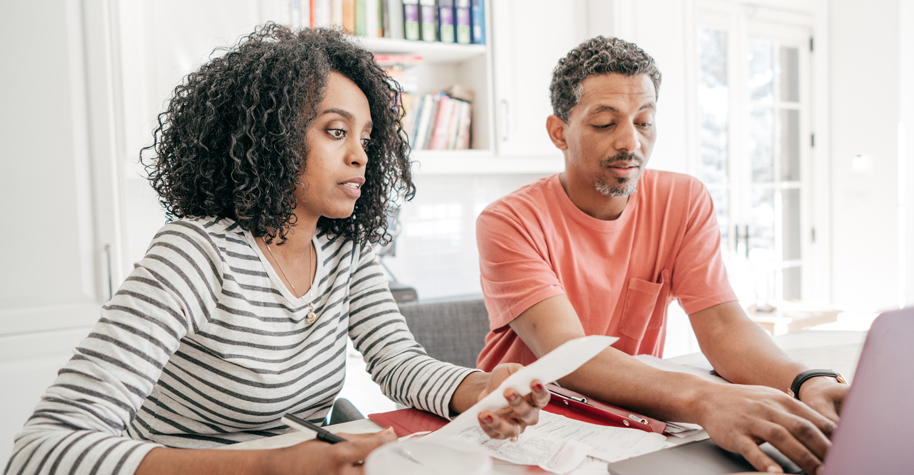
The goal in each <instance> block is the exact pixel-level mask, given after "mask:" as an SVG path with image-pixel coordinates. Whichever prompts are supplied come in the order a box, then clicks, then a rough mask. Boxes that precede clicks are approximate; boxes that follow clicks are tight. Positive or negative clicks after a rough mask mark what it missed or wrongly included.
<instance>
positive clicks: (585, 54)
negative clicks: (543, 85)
mask: <svg viewBox="0 0 914 475" xmlns="http://www.w3.org/2000/svg"><path fill="white" fill-rule="evenodd" d="M610 73H619V74H625V75H627V76H635V75H637V74H647V75H648V77H650V78H651V82H653V83H654V94H655V99H657V98H659V97H660V70H659V69H657V65H656V64H655V63H654V58H652V57H650V56H649V55H648V54H647V53H645V52H644V50H642V49H641V48H639V47H638V46H637V45H635V44H634V43H629V42H627V41H623V40H620V39H619V38H605V37H603V36H597V37H596V38H591V39H589V40H587V41H585V42H583V43H581V44H580V45H578V47H577V48H575V49H573V50H571V52H569V53H568V55H567V56H565V57H564V58H562V59H560V60H559V64H558V65H556V67H555V69H554V70H553V71H552V84H551V85H550V86H549V93H550V94H551V96H552V112H553V114H555V115H556V116H557V117H558V118H560V119H562V120H564V121H565V122H568V116H569V114H571V109H572V108H573V107H574V106H576V105H577V104H578V102H580V101H581V95H583V94H584V87H583V86H581V83H582V82H584V80H585V79H587V78H588V77H590V76H593V75H601V74H610Z"/></svg>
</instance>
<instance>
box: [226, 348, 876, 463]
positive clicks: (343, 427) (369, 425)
mask: <svg viewBox="0 0 914 475" xmlns="http://www.w3.org/2000/svg"><path fill="white" fill-rule="evenodd" d="M865 338H866V332H859V331H816V330H801V331H798V332H795V333H788V334H785V335H779V336H776V337H774V341H775V342H776V343H777V344H778V346H779V347H781V348H782V349H783V350H784V351H785V352H786V353H787V354H788V355H790V356H792V357H793V358H796V359H797V360H798V361H800V362H802V363H804V364H806V365H808V366H809V367H811V368H832V369H834V370H836V371H839V372H840V373H841V374H843V375H844V376H845V377H846V378H847V380H848V381H851V379H852V378H853V376H854V369H855V368H856V366H857V359H858V358H859V357H860V350H861V349H862V348H863V341H864V339H865ZM668 361H670V362H673V363H677V364H681V365H688V366H693V367H697V368H703V369H707V370H710V368H711V365H710V364H709V363H708V360H707V359H706V358H705V357H704V355H702V354H701V353H693V354H689V355H685V356H680V357H676V358H670V359H669V360H668ZM326 428H327V430H329V431H331V432H334V433H340V432H344V433H349V434H369V433H374V432H377V431H379V430H381V429H382V427H381V426H380V425H378V424H376V423H375V422H374V421H372V420H371V419H362V420H359V421H352V422H346V423H343V424H336V425H333V426H328V427H326ZM313 438H314V437H313V435H308V434H304V433H302V432H298V431H295V432H292V433H289V434H284V435H278V436H275V437H266V438H263V439H258V440H252V441H248V442H242V443H239V444H234V445H230V446H226V447H224V448H225V449H228V450H250V449H272V448H279V447H288V446H290V445H295V444H297V443H299V442H304V441H306V440H310V439H313ZM493 462H494V471H493V475H500V474H506V475H511V474H523V473H526V467H525V466H518V465H513V464H509V463H507V462H501V461H498V460H495V461H493ZM573 473H575V474H578V473H581V474H585V473H586V474H588V475H590V474H598V473H604V474H605V473H608V471H606V470H605V469H604V471H602V472H599V471H596V472H595V471H575V472H573Z"/></svg>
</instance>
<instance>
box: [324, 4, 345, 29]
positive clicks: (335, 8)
mask: <svg viewBox="0 0 914 475" xmlns="http://www.w3.org/2000/svg"><path fill="white" fill-rule="evenodd" d="M328 26H329V27H330V28H341V27H342V26H343V0H330V23H329V24H328Z"/></svg>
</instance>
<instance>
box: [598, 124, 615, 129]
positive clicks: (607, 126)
mask: <svg viewBox="0 0 914 475" xmlns="http://www.w3.org/2000/svg"><path fill="white" fill-rule="evenodd" d="M614 125H616V124H603V125H595V126H594V127H596V128H598V129H608V128H610V127H612V126H614Z"/></svg>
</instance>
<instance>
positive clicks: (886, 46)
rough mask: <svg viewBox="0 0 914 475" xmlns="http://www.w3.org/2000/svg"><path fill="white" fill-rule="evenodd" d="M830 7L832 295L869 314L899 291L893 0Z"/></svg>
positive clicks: (895, 0)
mask: <svg viewBox="0 0 914 475" xmlns="http://www.w3.org/2000/svg"><path fill="white" fill-rule="evenodd" d="M829 5H830V11H829V23H830V27H831V35H830V38H829V40H830V41H831V45H830V46H831V57H830V63H831V70H830V71H829V73H830V88H831V137H832V142H831V169H832V182H831V183H832V229H831V233H832V262H833V267H832V271H833V273H832V275H833V280H832V295H833V298H834V302H835V303H837V304H838V305H841V306H843V307H845V308H846V309H849V310H851V311H855V312H872V311H877V310H880V309H886V308H890V307H893V306H897V304H898V296H899V285H898V274H899V252H898V249H899V241H898V206H897V202H898V179H897V177H898V174H897V173H898V127H897V124H898V122H899V119H900V116H899V113H900V111H899V102H900V101H899V91H900V89H901V83H900V67H899V61H898V59H899V57H900V56H899V45H900V22H899V21H898V18H899V1H898V0H874V1H871V2H867V7H866V8H861V6H860V3H859V2H856V1H852V0H842V1H835V2H831V3H830V4H829ZM908 84H910V83H908ZM909 102H910V101H909ZM857 155H861V156H860V157H857V158H855V156H857Z"/></svg>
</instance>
